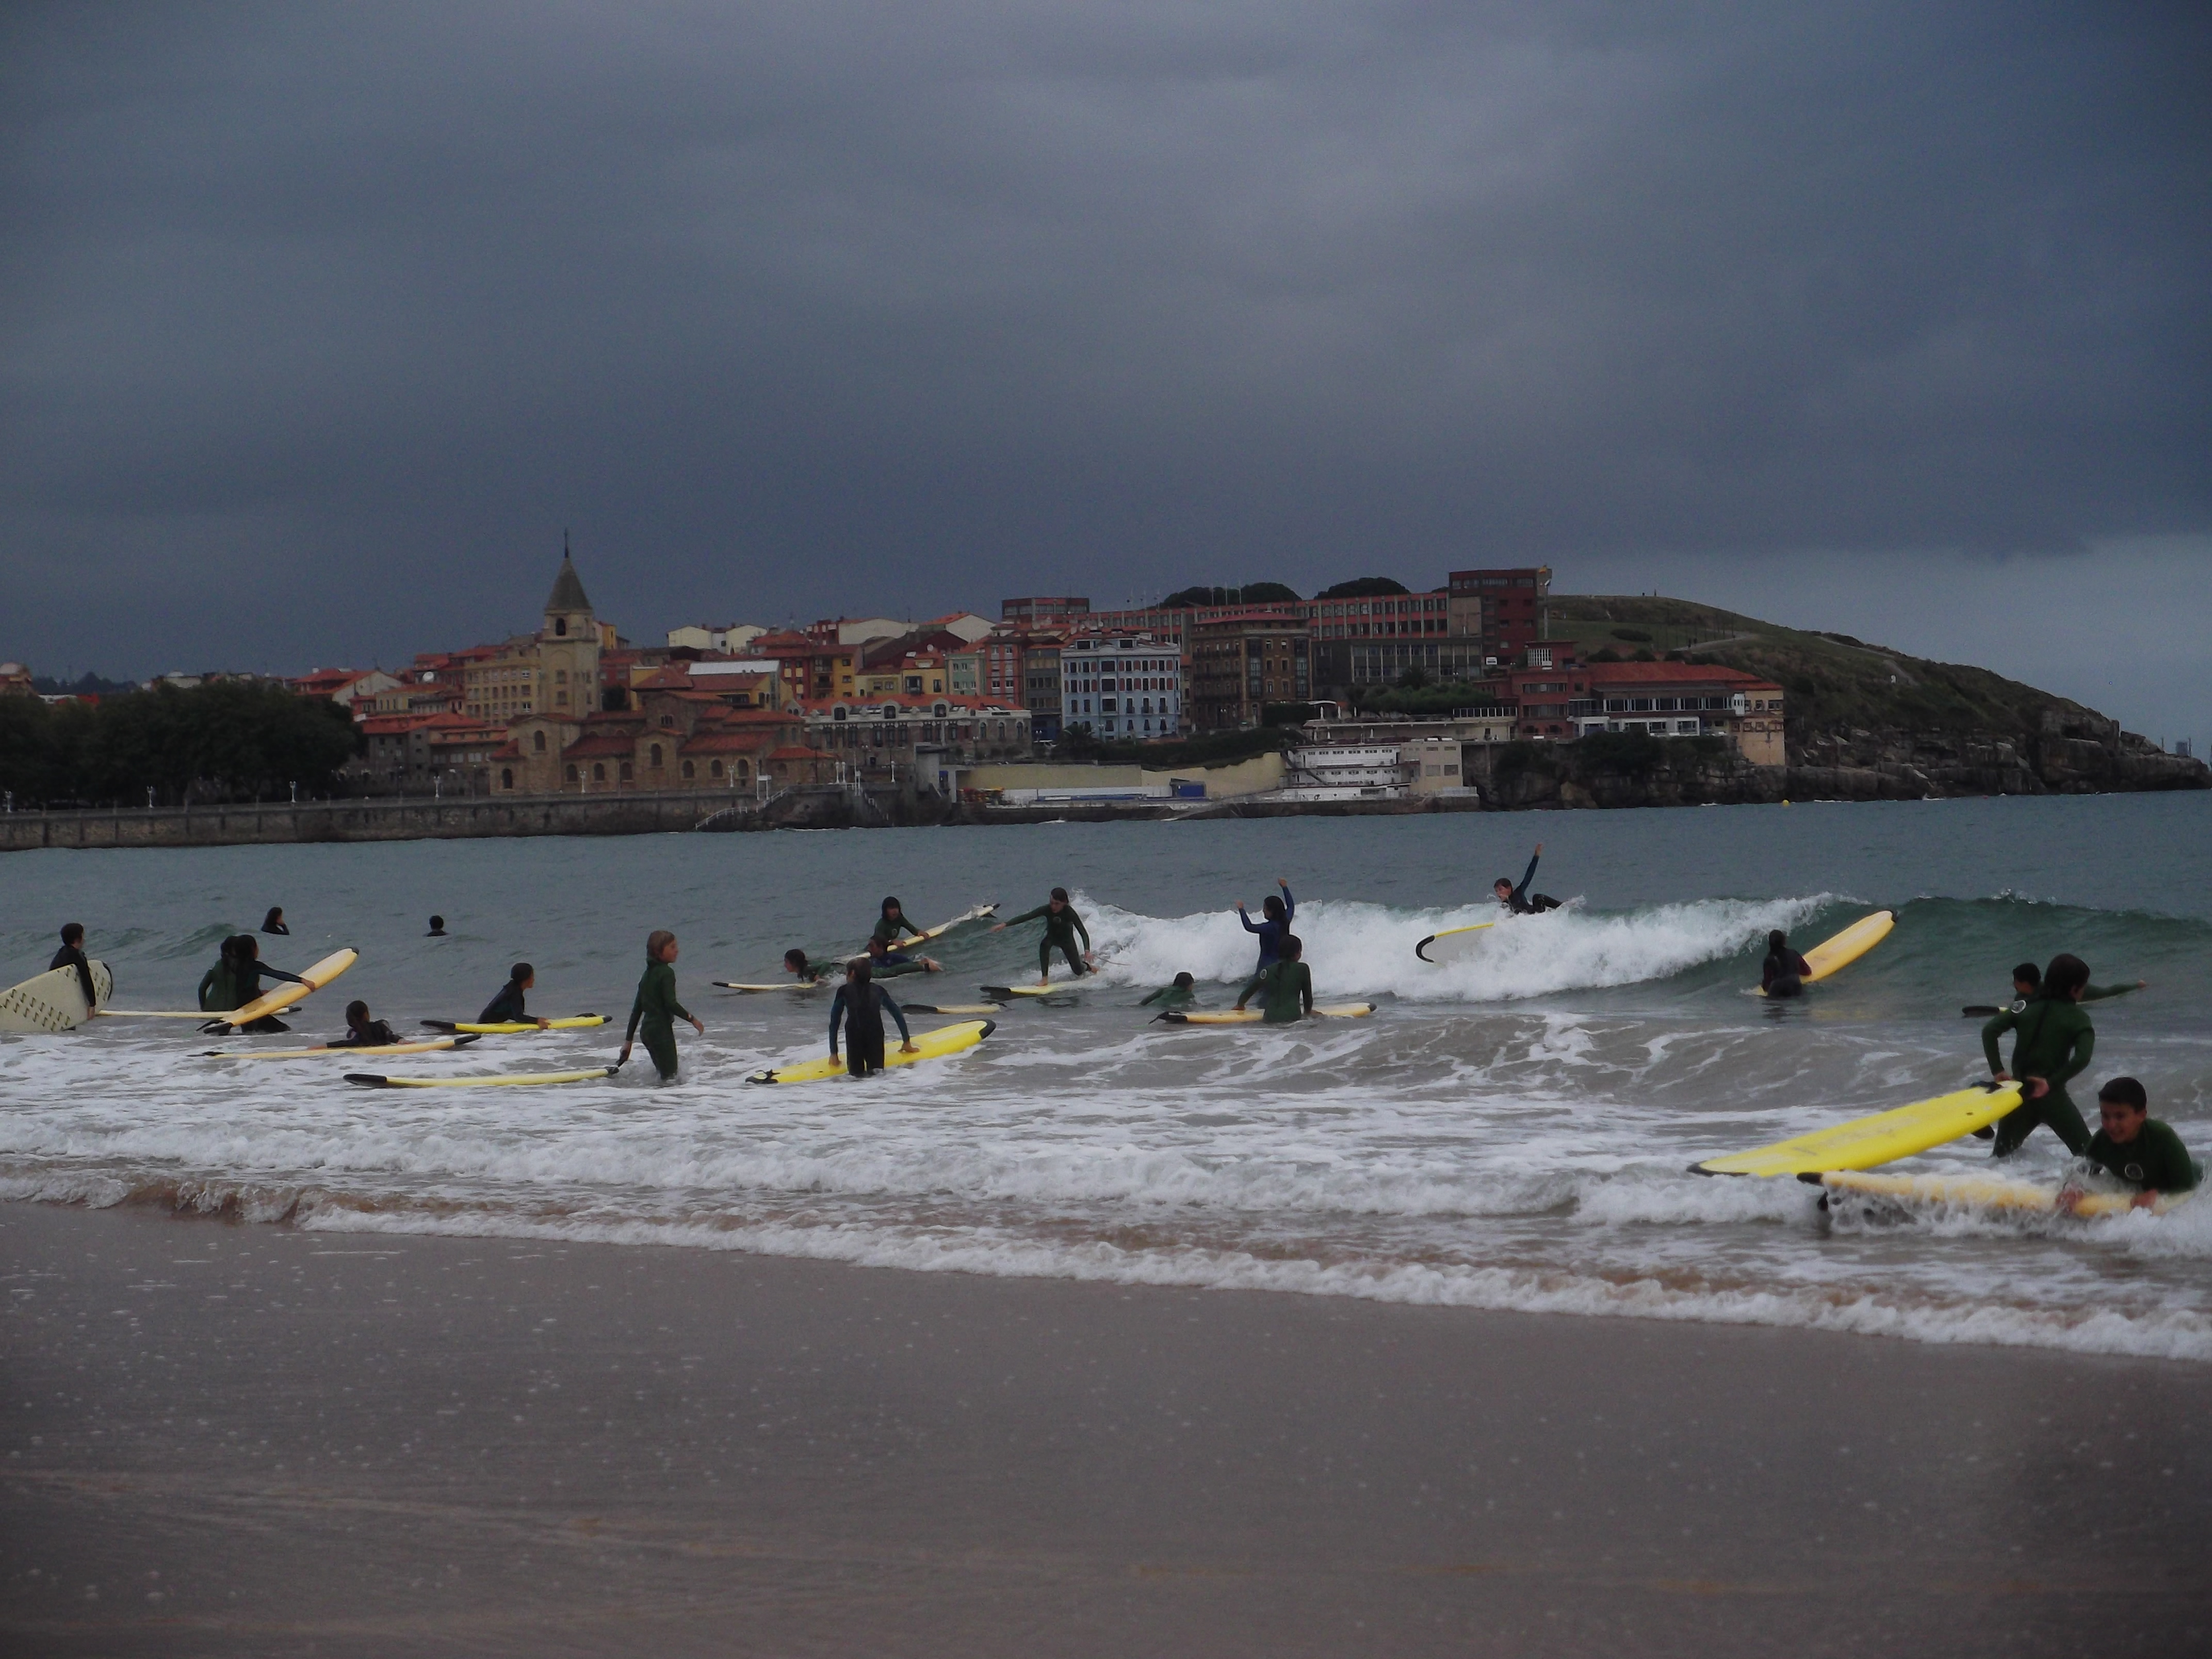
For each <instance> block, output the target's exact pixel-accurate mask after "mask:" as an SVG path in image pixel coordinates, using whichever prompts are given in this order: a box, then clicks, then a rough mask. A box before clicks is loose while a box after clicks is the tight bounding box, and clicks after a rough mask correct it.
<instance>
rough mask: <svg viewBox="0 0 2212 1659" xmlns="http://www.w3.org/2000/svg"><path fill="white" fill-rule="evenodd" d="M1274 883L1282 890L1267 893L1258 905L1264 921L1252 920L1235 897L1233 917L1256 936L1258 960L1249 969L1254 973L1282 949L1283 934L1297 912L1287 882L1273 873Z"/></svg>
mask: <svg viewBox="0 0 2212 1659" xmlns="http://www.w3.org/2000/svg"><path fill="white" fill-rule="evenodd" d="M1275 885H1276V886H1278V887H1279V888H1281V889H1282V890H1283V893H1282V896H1281V897H1280V898H1278V897H1276V896H1275V895H1274V894H1273V893H1270V894H1268V895H1267V899H1266V901H1265V902H1263V903H1261V906H1260V914H1261V915H1262V916H1264V917H1266V918H1267V920H1265V921H1253V920H1252V918H1251V917H1249V916H1248V915H1245V914H1244V901H1243V899H1239V900H1237V921H1241V922H1243V924H1244V931H1245V932H1246V933H1257V934H1258V935H1259V936H1260V960H1259V962H1258V963H1256V964H1255V966H1254V968H1253V969H1252V971H1253V972H1254V973H1255V974H1264V973H1266V972H1267V969H1270V968H1272V967H1273V966H1274V965H1275V959H1276V958H1277V957H1279V956H1281V955H1282V953H1283V939H1284V937H1285V935H1286V934H1287V933H1289V932H1290V931H1291V917H1292V916H1294V915H1297V908H1298V902H1297V900H1296V899H1294V898H1292V897H1291V884H1290V883H1289V882H1288V881H1287V880H1285V878H1283V877H1281V876H1277V877H1276V878H1275Z"/></svg>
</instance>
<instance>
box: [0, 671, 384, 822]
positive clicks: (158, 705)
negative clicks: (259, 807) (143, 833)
mask: <svg viewBox="0 0 2212 1659" xmlns="http://www.w3.org/2000/svg"><path fill="white" fill-rule="evenodd" d="M0 702H4V703H5V704H6V705H7V706H6V707H5V708H0V789H8V790H12V791H14V792H15V796H16V804H17V805H19V806H21V805H36V804H42V803H46V802H59V801H128V802H131V803H134V804H143V802H144V800H145V798H146V797H145V792H146V791H147V790H148V789H149V788H151V789H153V790H154V791H155V794H156V797H157V799H161V800H165V801H178V800H182V799H186V798H187V796H189V797H190V798H191V799H200V800H240V799H252V798H254V797H258V796H274V795H281V794H283V793H286V792H288V791H289V789H290V787H291V786H292V785H293V784H295V783H296V784H298V785H299V786H300V787H301V788H302V789H307V790H313V791H316V792H324V791H327V790H328V789H329V788H330V787H331V782H332V781H333V776H334V775H335V774H336V773H337V769H338V768H340V767H341V766H343V765H344V764H345V763H346V762H347V761H348V760H349V759H350V758H352V757H353V755H354V753H355V751H356V741H357V740H356V734H355V731H354V726H353V720H352V719H351V717H350V716H349V715H348V714H347V713H346V711H345V710H344V709H343V708H339V707H337V705H336V704H335V703H331V702H326V701H325V700H322V699H319V698H308V697H300V696H294V695H293V694H292V693H291V692H289V691H286V690H282V689H281V688H279V687H276V686H270V685H249V684H243V683H241V682H238V681H228V680H226V681H219V682H217V683H216V684H211V685H202V686H197V687H194V688H193V689H191V690H178V689H176V688H175V687H173V686H163V687H161V689H160V690H154V691H133V692H130V693H127V694H125V696H118V697H110V698H108V699H106V701H105V702H101V703H100V705H99V706H98V707H96V708H95V707H94V706H92V705H90V704H88V703H81V702H71V703H60V704H52V705H50V704H47V703H45V702H40V701H39V700H38V699H36V698H33V697H9V698H6V699H0Z"/></svg>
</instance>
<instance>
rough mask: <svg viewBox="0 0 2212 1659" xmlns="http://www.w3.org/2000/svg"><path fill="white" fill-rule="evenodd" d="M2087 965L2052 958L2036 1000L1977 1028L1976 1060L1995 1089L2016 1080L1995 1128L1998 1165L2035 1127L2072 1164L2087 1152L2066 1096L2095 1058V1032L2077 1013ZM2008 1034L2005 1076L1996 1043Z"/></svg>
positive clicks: (2085, 1132)
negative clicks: (2014, 1097)
mask: <svg viewBox="0 0 2212 1659" xmlns="http://www.w3.org/2000/svg"><path fill="white" fill-rule="evenodd" d="M2088 984H2089V964H2088V963H2085V962H2083V961H2082V960H2081V957H2076V956H2056V957H2051V965H2050V966H2049V967H2048V968H2046V969H2044V970H2043V984H2042V987H2041V989H2040V990H2039V992H2038V993H2037V994H2036V997H2035V1000H2033V1001H2032V1002H2030V1003H2029V1004H2028V1005H2027V1006H2026V1007H2025V1008H2022V1009H2020V1010H2019V1011H2017V1012H2015V1011H2014V1010H2012V1009H2010V1008H2008V1009H2006V1010H2005V1011H2004V1012H2002V1013H2001V1014H1999V1015H1998V1016H1997V1017H1996V1018H1995V1019H1993V1020H1991V1021H1990V1023H1989V1024H1986V1025H1984V1026H1983V1027H1982V1053H1983V1054H1984V1056H1985V1057H1986V1058H1987V1059H1988V1060H1989V1062H1990V1074H1991V1075H1992V1076H1993V1077H1994V1078H1995V1079H1996V1081H1998V1082H1999V1083H2010V1082H2013V1081H2015V1079H2017V1080H2018V1082H2019V1084H2020V1085H2021V1090H2020V1092H2021V1103H2020V1104H2019V1105H2018V1106H2015V1108H2013V1109H2012V1110H2011V1111H2009V1112H2007V1113H2006V1114H2005V1115H2003V1116H2002V1117H2001V1118H1999V1119H1998V1120H1997V1121H1996V1134H1995V1135H1994V1136H1992V1137H1991V1138H1992V1139H1993V1140H1994V1141H1995V1142H1996V1145H1994V1146H1992V1147H1990V1153H1991V1155H1992V1156H1993V1157H1996V1158H2002V1157H2003V1156H2005V1154H2006V1153H2008V1152H2014V1151H2015V1150H2017V1149H2018V1147H2019V1146H2020V1144H2021V1142H2022V1141H2024V1140H2026V1139H2027V1138H2028V1136H2029V1135H2030V1134H2032V1133H2034V1131H2035V1127H2036V1125H2038V1124H2039V1123H2040V1124H2045V1125H2048V1126H2049V1127H2050V1129H2051V1133H2053V1134H2055V1135H2057V1137H2058V1138H2059V1139H2061V1140H2063V1141H2064V1142H2065V1143H2066V1150H2067V1151H2068V1152H2072V1153H2074V1154H2075V1155H2076V1156H2079V1155H2080V1154H2081V1152H2084V1151H2086V1150H2087V1147H2088V1145H2089V1126H2088V1125H2087V1124H2086V1123H2084V1122H2083V1121H2081V1108H2079V1107H2078V1106H2076V1105H2075V1103H2074V1102H2073V1100H2072V1099H2071V1098H2070V1097H2069V1096H2068V1094H2067V1092H2066V1084H2067V1080H2068V1079H2070V1078H2073V1077H2075V1076H2076V1075H2078V1074H2079V1073H2081V1072H2082V1071H2084V1070H2086V1069H2087V1066H2088V1064H2089V1061H2090V1060H2091V1059H2092V1057H2093V1056H2094V1055H2095V1054H2096V1052H2097V1030H2096V1028H2095V1027H2094V1026H2093V1025H2092V1024H2090V1023H2089V1016H2088V1015H2087V1013H2086V1012H2084V1011H2083V1010H2082V1008H2081V993H2082V992H2083V991H2084V990H2086V989H2087V988H2088ZM2007 1031H2011V1032H2014V1033H2015V1036H2014V1038H2013V1046H2012V1069H2011V1070H2010V1071H2007V1070H2006V1069H2005V1067H2004V1066H2003V1064H2002V1062H2001V1061H2000V1060H1999V1059H1998V1057H1997V1039H1998V1038H1999V1037H2000V1036H2003V1035H2004V1033H2006V1032H2007Z"/></svg>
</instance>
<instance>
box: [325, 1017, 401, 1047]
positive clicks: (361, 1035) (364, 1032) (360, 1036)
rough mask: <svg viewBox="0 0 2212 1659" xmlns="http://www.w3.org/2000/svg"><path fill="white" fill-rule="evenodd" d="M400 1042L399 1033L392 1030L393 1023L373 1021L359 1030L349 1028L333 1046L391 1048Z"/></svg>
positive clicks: (379, 1020)
mask: <svg viewBox="0 0 2212 1659" xmlns="http://www.w3.org/2000/svg"><path fill="white" fill-rule="evenodd" d="M398 1041H399V1033H398V1032H397V1031H395V1030H392V1022H391V1021H389V1020H384V1019H372V1020H370V1021H369V1022H368V1024H366V1025H363V1026H361V1027H359V1028H358V1029H355V1028H353V1027H349V1028H347V1030H346V1034H345V1035H344V1036H342V1037H340V1038H339V1039H338V1040H337V1042H333V1043H332V1044H331V1048H390V1047H391V1046H392V1044H393V1043H395V1042H398Z"/></svg>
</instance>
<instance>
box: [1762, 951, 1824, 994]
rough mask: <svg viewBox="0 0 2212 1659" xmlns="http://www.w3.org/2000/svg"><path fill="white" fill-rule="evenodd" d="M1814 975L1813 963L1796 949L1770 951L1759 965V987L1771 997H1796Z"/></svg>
mask: <svg viewBox="0 0 2212 1659" xmlns="http://www.w3.org/2000/svg"><path fill="white" fill-rule="evenodd" d="M1812 976H1813V965H1812V963H1808V962H1807V961H1806V960H1805V958H1804V957H1801V956H1799V955H1798V954H1797V953H1796V951H1768V952H1767V953H1766V960H1765V962H1763V963H1760V964H1759V989H1760V990H1762V991H1764V992H1765V993H1766V994H1767V995H1769V996H1771V997H1794V996H1797V995H1799V994H1802V992H1803V991H1804V989H1805V981H1807V980H1808V979H1810V978H1812Z"/></svg>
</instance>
